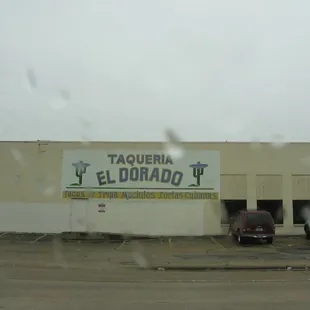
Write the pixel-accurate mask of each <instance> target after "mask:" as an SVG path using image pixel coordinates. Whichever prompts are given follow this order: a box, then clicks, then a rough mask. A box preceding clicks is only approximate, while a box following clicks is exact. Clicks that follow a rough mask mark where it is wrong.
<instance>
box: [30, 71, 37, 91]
mask: <svg viewBox="0 0 310 310" xmlns="http://www.w3.org/2000/svg"><path fill="white" fill-rule="evenodd" d="M27 79H28V84H29V87H30V89H36V88H37V86H38V83H37V78H36V75H35V73H34V70H33V69H28V70H27Z"/></svg>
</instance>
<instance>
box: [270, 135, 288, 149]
mask: <svg viewBox="0 0 310 310" xmlns="http://www.w3.org/2000/svg"><path fill="white" fill-rule="evenodd" d="M285 144H286V142H285V140H284V137H283V136H282V135H280V134H277V135H275V136H274V137H273V139H272V142H271V145H272V146H273V147H274V148H277V149H280V148H282V147H284V146H285Z"/></svg>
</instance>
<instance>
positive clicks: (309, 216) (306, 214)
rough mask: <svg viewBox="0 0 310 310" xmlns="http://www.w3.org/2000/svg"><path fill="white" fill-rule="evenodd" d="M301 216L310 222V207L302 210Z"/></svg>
mask: <svg viewBox="0 0 310 310" xmlns="http://www.w3.org/2000/svg"><path fill="white" fill-rule="evenodd" d="M301 216H302V217H303V218H304V220H305V221H310V205H306V206H304V207H303V208H302V210H301Z"/></svg>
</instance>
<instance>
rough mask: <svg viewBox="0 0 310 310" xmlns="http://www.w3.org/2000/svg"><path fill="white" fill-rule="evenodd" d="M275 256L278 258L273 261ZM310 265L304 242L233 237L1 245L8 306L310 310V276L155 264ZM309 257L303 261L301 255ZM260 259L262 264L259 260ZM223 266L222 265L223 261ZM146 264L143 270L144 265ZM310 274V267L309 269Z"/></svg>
mask: <svg viewBox="0 0 310 310" xmlns="http://www.w3.org/2000/svg"><path fill="white" fill-rule="evenodd" d="M270 256H272V257H273V259H269V260H268V259H267V257H270ZM284 256H285V257H289V258H286V260H285V263H288V264H289V263H290V262H292V261H293V260H294V259H295V261H298V262H302V263H304V261H306V260H307V259H308V257H310V246H309V244H308V241H306V240H304V238H282V239H280V238H279V239H278V240H277V242H276V243H275V244H274V245H272V246H270V245H264V244H259V243H258V244H249V245H245V246H242V247H240V246H237V245H236V244H234V243H233V242H232V241H231V240H229V239H227V238H219V239H211V238H210V239H207V240H200V241H194V242H193V241H189V242H186V241H173V242H172V243H167V242H164V243H162V242H149V241H140V242H128V243H126V242H125V243H121V244H100V243H99V244H92V243H89V244H87V243H85V244H84V243H79V242H73V243H63V242H60V240H59V239H57V238H56V239H53V240H50V241H49V242H42V243H40V241H39V240H36V239H34V240H27V241H14V242H12V240H2V241H1V242H0V310H1V309H14V310H18V309H26V310H27V309H31V310H35V309H39V310H45V309H46V310H49V309H59V310H62V309H66V310H71V309H74V310H77V309H83V310H84V309H89V310H91V309H96V310H97V309H107V310H110V309H111V310H114V309H117V310H121V309H126V310H131V309H135V310H139V309H143V310H144V309H148V310H152V309H162V310H165V309H167V310H168V309H169V310H173V309H178V310H183V309H184V310H188V309H204V310H205V309H221V310H232V309H239V310H243V309H247V310H248V309H251V310H256V309H260V310H261V309H262V308H264V309H265V310H268V309H273V310H276V309H281V310H286V309H291V308H292V307H295V308H296V309H300V310H303V309H308V308H309V304H310V294H309V289H310V272H308V271H306V270H305V271H303V272H301V271H292V270H290V269H287V270H286V271H256V272H254V271H235V272H230V271H222V272H219V271H202V272H190V271H188V272H179V271H167V270H166V269H164V268H160V269H158V270H156V271H151V270H150V269H149V268H147V266H148V265H150V264H151V265H152V264H156V263H162V264H163V263H167V264H170V265H175V266H177V265H178V264H187V265H192V266H197V265H199V264H200V263H201V262H204V263H205V261H208V262H209V263H210V262H214V264H216V261H220V262H222V263H223V262H224V263H227V262H231V263H242V264H243V263H244V262H249V261H252V262H253V261H254V262H255V263H253V264H254V265H253V266H255V264H256V265H257V263H258V264H266V262H271V261H272V262H276V263H279V261H281V259H279V257H284ZM301 256H302V257H303V258H301ZM253 257H258V258H259V259H253ZM222 263H221V264H222ZM137 267H139V268H137ZM309 270H310V269H309Z"/></svg>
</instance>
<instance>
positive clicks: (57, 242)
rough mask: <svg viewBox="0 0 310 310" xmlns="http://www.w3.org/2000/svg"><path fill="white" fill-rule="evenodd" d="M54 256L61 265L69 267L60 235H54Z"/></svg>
mask: <svg viewBox="0 0 310 310" xmlns="http://www.w3.org/2000/svg"><path fill="white" fill-rule="evenodd" d="M53 257H54V260H55V261H56V262H57V263H58V265H59V266H61V267H63V268H67V262H66V260H65V257H64V255H63V246H62V241H61V239H60V237H59V236H54V238H53Z"/></svg>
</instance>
